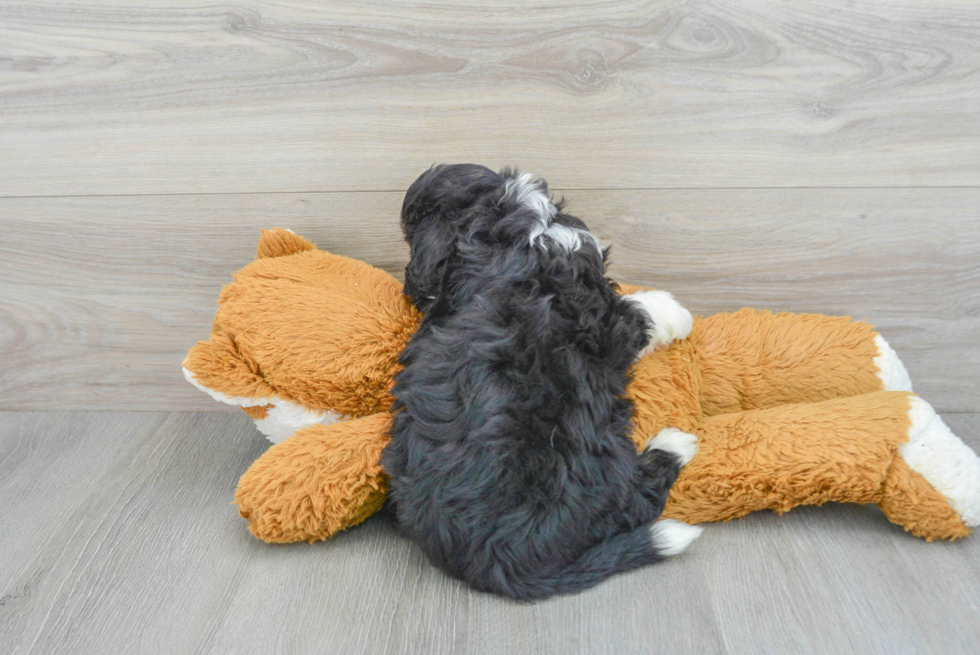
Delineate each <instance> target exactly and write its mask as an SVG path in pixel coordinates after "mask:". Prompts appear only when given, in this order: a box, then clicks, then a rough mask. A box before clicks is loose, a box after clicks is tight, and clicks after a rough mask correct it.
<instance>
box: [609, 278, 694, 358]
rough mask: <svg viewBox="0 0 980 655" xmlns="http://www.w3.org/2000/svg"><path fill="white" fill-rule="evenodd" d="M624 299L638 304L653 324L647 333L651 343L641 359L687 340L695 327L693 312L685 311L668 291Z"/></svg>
mask: <svg viewBox="0 0 980 655" xmlns="http://www.w3.org/2000/svg"><path fill="white" fill-rule="evenodd" d="M623 297H624V298H626V299H627V300H630V301H632V302H634V303H636V305H637V306H638V307H639V308H640V309H642V310H643V311H644V312H645V313H646V314H647V316H649V317H650V320H651V321H652V323H653V326H652V327H651V328H650V329H649V330H648V331H647V336H648V337H650V343H648V344H647V346H646V348H644V349H643V351H642V352H641V353H640V355H639V356H640V357H642V356H643V355H645V354H647V353H649V352H652V351H653V350H655V349H657V348H660V347H661V346H666V345H667V344H669V343H670V342H672V341H676V340H677V339H685V338H687V335H689V334H690V333H691V327H692V326H693V325H694V318H693V317H692V316H691V312H689V311H687V310H686V309H684V307H682V306H681V304H680V303H679V302H677V301H676V300H674V296H672V295H670V293H668V292H667V291H638V292H636V293H631V294H629V295H627V296H623Z"/></svg>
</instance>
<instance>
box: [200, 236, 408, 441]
mask: <svg viewBox="0 0 980 655" xmlns="http://www.w3.org/2000/svg"><path fill="white" fill-rule="evenodd" d="M420 318H421V317H420V315H419V313H418V311H417V310H416V309H415V308H414V307H413V306H412V303H411V302H410V301H409V300H408V298H406V297H405V296H404V295H403V294H402V285H401V284H399V282H398V281H397V280H396V279H395V278H394V277H392V276H391V275H389V274H388V273H386V272H384V271H382V270H380V269H378V268H374V267H373V266H369V265H368V264H365V263H364V262H361V261H357V260H354V259H349V258H347V257H341V256H339V255H333V254H330V253H327V252H323V251H320V250H317V249H316V247H315V246H314V245H313V244H312V243H310V242H309V241H306V240H305V239H303V238H302V237H299V236H297V235H295V234H293V233H292V232H289V231H288V230H266V231H263V233H262V238H261V240H260V241H259V247H258V258H257V259H256V260H255V261H254V262H252V263H251V264H249V265H248V266H246V267H245V268H243V269H242V270H240V271H238V272H237V273H235V275H234V282H232V283H231V284H228V285H227V286H225V287H224V288H223V289H222V291H221V296H220V299H219V304H218V311H217V313H216V314H215V318H214V323H213V325H212V328H211V338H210V340H208V341H201V342H199V343H198V344H197V345H196V346H194V347H193V348H192V349H191V350H190V352H189V353H188V354H187V357H186V358H185V360H184V375H185V377H186V378H187V379H188V380H189V381H190V382H191V383H192V384H194V385H195V386H197V387H199V388H200V389H202V390H204V391H206V392H207V393H209V394H210V395H211V396H212V397H214V398H215V399H217V400H220V401H222V402H225V403H229V404H232V405H237V406H239V407H241V408H242V409H244V410H245V411H246V413H248V414H249V416H251V417H252V418H253V419H255V422H256V425H257V426H258V428H259V430H261V431H262V432H263V433H264V434H265V435H266V436H267V437H269V439H270V440H272V441H274V442H278V441H281V440H283V439H285V438H286V437H288V436H290V435H291V434H293V432H295V431H296V430H297V429H299V428H301V427H306V426H309V425H313V424H316V423H330V422H333V421H335V420H338V419H341V418H351V417H358V416H367V415H369V414H374V413H376V412H383V411H387V410H388V408H389V407H390V405H391V402H392V398H391V394H390V390H391V384H392V378H393V376H394V373H395V371H396V370H397V367H398V356H399V354H400V353H401V351H402V350H403V349H404V348H405V344H406V343H408V339H409V337H410V336H411V335H412V333H413V332H414V331H415V329H416V328H417V327H418V323H419V320H420Z"/></svg>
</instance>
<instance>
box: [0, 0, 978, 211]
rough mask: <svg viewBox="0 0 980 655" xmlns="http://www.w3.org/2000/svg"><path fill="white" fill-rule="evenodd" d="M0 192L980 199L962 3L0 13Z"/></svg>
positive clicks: (48, 4)
mask: <svg viewBox="0 0 980 655" xmlns="http://www.w3.org/2000/svg"><path fill="white" fill-rule="evenodd" d="M0 24H2V25H3V26H4V27H5V30H4V33H3V37H2V38H3V41H2V43H0V152H2V153H3V157H2V158H0V195H6V196H48V195H67V194H117V193H127V194H129V193H196V192H255V191H329V190H336V191H347V190H375V191H377V190H394V189H403V188H405V186H406V185H407V184H408V183H409V182H410V181H411V179H412V176H413V174H414V173H415V171H417V170H418V169H419V168H420V167H422V166H424V165H428V164H429V163H431V162H433V161H439V160H471V161H481V162H487V163H490V164H493V165H499V164H505V163H511V162H518V163H521V164H522V165H524V166H526V167H528V168H529V169H531V170H534V171H536V172H538V173H539V174H541V175H544V176H546V177H548V178H549V179H550V180H551V181H552V183H553V184H554V185H556V186H561V187H568V188H579V189H582V188H610V187H611V188H649V187H684V188H690V187H746V186H748V187H771V186H777V187H798V186H804V187H811V186H847V187H853V186H920V185H929V186H957V185H973V186H976V185H977V184H980V168H978V166H977V161H980V121H978V120H977V112H978V110H980V85H978V84H977V83H976V79H977V75H978V69H980V5H978V4H977V3H976V2H973V1H972V0H946V1H943V2H920V1H918V0H891V1H890V2H886V3H882V2H874V1H867V0H866V1H859V2H844V1H842V0H823V1H819V2H811V1H809V0H792V1H789V2H780V3H772V2H767V1H765V0H714V1H704V0H699V1H696V2H681V1H679V0H659V1H654V2H640V1H637V0H632V1H629V2H593V1H592V0H579V1H575V2H568V1H566V0H551V1H548V2H537V3H533V4H530V5H529V4H528V3H526V2H519V3H518V2H508V3H495V4H494V8H493V10H488V9H487V7H486V6H485V4H484V3H480V2H475V1H467V2H458V1H457V0H440V1H438V2H427V3H419V2H399V3H390V2H384V1H382V0H373V1H368V2H365V1H363V0H346V1H344V2H330V3H324V2H320V1H319V0H294V1H290V2H285V1H279V2H259V1H257V0H234V1H233V2H230V3H225V4H222V5H210V4H198V5H186V4H177V3H162V2H158V3H149V4H147V3H142V4H141V3H133V2H131V1H130V0H92V1H91V2H86V3H84V4H77V3H76V4H65V3H63V2H60V1H59V0H32V1H31V2H24V1H21V2H3V3H0Z"/></svg>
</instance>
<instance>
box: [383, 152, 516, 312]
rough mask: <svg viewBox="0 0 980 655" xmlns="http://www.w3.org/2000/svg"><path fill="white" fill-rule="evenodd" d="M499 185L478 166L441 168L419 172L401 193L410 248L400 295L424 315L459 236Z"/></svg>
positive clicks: (501, 181) (500, 180)
mask: <svg viewBox="0 0 980 655" xmlns="http://www.w3.org/2000/svg"><path fill="white" fill-rule="evenodd" d="M503 185H504V178H502V177H501V176H500V175H498V174H497V173H495V172H493V171H492V170H490V169H489V168H487V167H485V166H479V165H477V164H440V165H438V166H433V167H432V168H430V169H429V170H427V171H426V172H424V173H422V175H420V176H419V178H418V179H417V180H415V182H413V183H412V186H410V187H409V188H408V192H407V193H406V194H405V201H404V203H403V204H402V230H403V231H404V233H405V239H406V241H408V244H409V247H410V248H411V260H410V261H409V263H408V266H407V267H406V268H405V293H406V294H407V295H408V296H409V297H410V298H411V299H412V302H414V303H415V306H416V307H418V308H419V309H420V310H422V311H425V310H426V309H428V307H429V306H430V305H431V304H432V302H433V300H434V299H435V298H436V297H437V296H438V295H439V293H440V291H441V287H442V283H443V280H444V278H445V276H446V271H447V267H449V266H450V265H451V262H452V259H453V257H454V254H455V251H456V243H457V240H458V239H459V235H460V234H461V233H463V232H465V231H466V230H467V229H468V228H469V227H470V223H472V221H473V219H474V216H475V214H476V213H478V212H480V211H481V208H485V207H486V206H489V204H490V202H491V199H492V196H493V194H494V193H495V192H497V191H498V190H499V189H501V187H503Z"/></svg>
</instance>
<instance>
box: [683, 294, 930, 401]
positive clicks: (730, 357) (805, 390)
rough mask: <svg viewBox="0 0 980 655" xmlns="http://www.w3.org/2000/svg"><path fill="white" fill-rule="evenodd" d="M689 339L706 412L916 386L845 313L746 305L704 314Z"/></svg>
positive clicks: (866, 328)
mask: <svg viewBox="0 0 980 655" xmlns="http://www.w3.org/2000/svg"><path fill="white" fill-rule="evenodd" d="M690 338H691V340H692V341H693V342H695V344H696V346H697V348H698V351H699V353H700V355H701V358H700V363H701V373H702V384H701V390H700V393H701V401H702V407H703V410H704V414H705V415H707V416H713V415H716V414H725V413H729V412H737V411H743V410H747V409H764V408H767V407H776V406H778V405H783V404H787V403H800V402H817V401H822V400H829V399H831V398H844V397H850V396H856V395H860V394H865V393H871V392H874V391H911V390H912V385H911V382H910V381H909V376H908V373H907V372H906V371H905V367H904V366H903V365H902V362H901V361H900V360H899V359H898V356H897V355H896V354H895V351H894V350H892V348H891V347H890V346H889V345H888V343H887V342H886V341H885V339H884V338H883V337H882V336H881V335H879V334H877V333H876V332H875V331H874V329H873V328H872V327H871V326H870V325H868V324H867V323H864V322H861V321H852V320H851V319H850V318H849V317H846V316H823V315H819V314H790V313H779V314H773V313H771V312H767V311H759V310H753V309H743V310H740V311H738V312H734V313H731V314H718V315H715V316H711V317H708V318H705V319H700V320H697V321H696V322H695V324H694V329H693V330H692V332H691V337H690Z"/></svg>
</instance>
